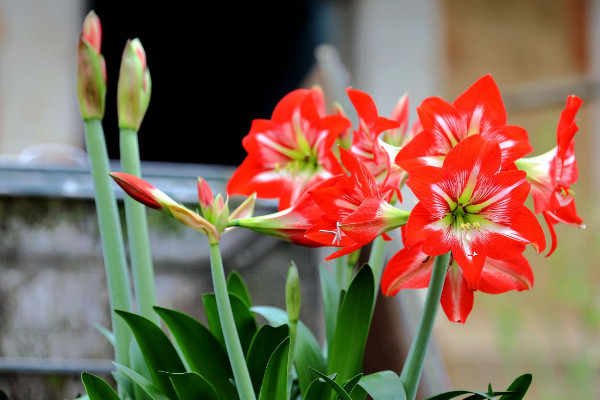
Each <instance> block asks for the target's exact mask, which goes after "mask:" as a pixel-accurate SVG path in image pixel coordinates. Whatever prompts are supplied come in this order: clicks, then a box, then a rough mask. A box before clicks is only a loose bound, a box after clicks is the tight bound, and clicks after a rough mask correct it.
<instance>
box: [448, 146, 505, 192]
mask: <svg viewBox="0 0 600 400" xmlns="http://www.w3.org/2000/svg"><path fill="white" fill-rule="evenodd" d="M500 162H501V152H500V147H499V145H498V143H496V142H493V141H491V140H485V139H483V138H482V136H481V135H473V136H469V137H468V138H466V139H465V140H463V141H462V142H460V145H458V146H455V147H454V148H453V149H452V150H451V151H450V152H449V153H448V155H447V156H446V158H445V159H444V164H443V168H445V169H446V168H447V169H449V170H450V171H451V173H453V174H454V175H455V179H458V180H459V181H460V182H461V185H463V188H464V185H465V184H466V183H467V180H468V178H469V176H471V174H473V173H474V175H475V176H480V175H483V176H485V175H493V174H495V173H497V172H498V171H500Z"/></svg>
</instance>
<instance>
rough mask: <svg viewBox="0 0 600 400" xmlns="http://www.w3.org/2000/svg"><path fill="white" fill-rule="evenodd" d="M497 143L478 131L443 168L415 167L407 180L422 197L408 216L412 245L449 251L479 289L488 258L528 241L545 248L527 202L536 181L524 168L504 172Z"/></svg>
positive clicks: (518, 249) (511, 253)
mask: <svg viewBox="0 0 600 400" xmlns="http://www.w3.org/2000/svg"><path fill="white" fill-rule="evenodd" d="M501 160H502V155H501V149H500V146H499V145H498V143H497V142H495V141H491V140H485V139H483V138H482V136H481V135H473V136H470V137H468V138H466V139H464V140H462V141H461V142H460V143H458V144H457V145H456V146H455V147H453V148H452V150H450V152H449V153H448V155H447V156H446V158H445V159H444V162H443V164H442V166H441V167H434V166H422V167H415V168H413V169H412V170H411V171H410V172H409V177H408V180H407V181H406V184H407V186H408V187H410V189H411V190H412V191H413V193H414V194H415V196H416V197H417V198H418V200H419V202H418V203H417V204H416V205H415V207H414V208H413V210H412V211H411V213H410V216H409V218H408V222H407V227H406V243H405V244H406V246H408V247H410V246H412V245H416V244H418V243H422V251H423V253H425V254H427V255H430V256H438V255H442V254H445V253H447V252H449V251H451V252H452V258H453V259H454V260H455V261H456V263H457V264H458V266H459V267H460V268H461V270H462V274H463V275H464V277H465V279H466V281H467V284H468V287H469V288H470V289H471V290H477V288H478V285H479V280H480V277H481V271H482V269H483V266H484V264H485V261H486V258H487V257H490V258H493V259H496V260H505V259H509V258H513V257H516V256H517V255H519V254H522V253H523V251H524V250H525V248H526V246H527V245H528V244H531V245H533V246H534V248H536V250H537V251H538V252H540V251H543V249H544V248H545V246H546V241H545V238H544V232H543V230H542V228H541V226H540V224H539V222H538V220H537V218H536V217H535V215H534V214H533V212H531V211H530V210H529V209H528V208H527V207H526V206H525V205H524V202H525V200H526V199H527V196H528V195H529V190H530V187H531V185H530V183H528V182H527V180H526V174H525V172H523V171H519V170H510V171H502V170H501V164H502V161H501Z"/></svg>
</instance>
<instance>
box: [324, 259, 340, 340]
mask: <svg viewBox="0 0 600 400" xmlns="http://www.w3.org/2000/svg"><path fill="white" fill-rule="evenodd" d="M319 276H320V280H321V295H322V297H323V315H324V317H325V337H326V340H327V343H332V342H333V335H334V333H335V325H336V321H337V315H338V309H339V305H340V291H341V288H340V285H338V283H337V282H336V280H335V279H334V278H333V276H331V273H330V272H329V270H328V269H327V268H325V267H324V266H323V265H320V266H319Z"/></svg>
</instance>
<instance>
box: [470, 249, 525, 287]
mask: <svg viewBox="0 0 600 400" xmlns="http://www.w3.org/2000/svg"><path fill="white" fill-rule="evenodd" d="M532 287H533V271H532V270H531V267H530V266H529V262H528V261H527V259H526V258H525V257H523V255H519V256H517V257H515V258H510V259H507V260H494V259H492V258H489V257H488V258H487V259H486V260H485V265H484V266H483V271H481V280H480V281H479V290H481V291H482V292H484V293H490V294H498V293H504V292H508V291H509V290H517V291H522V290H529V289H531V288H532Z"/></svg>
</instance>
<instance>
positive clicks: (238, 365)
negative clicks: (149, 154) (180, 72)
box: [110, 172, 256, 400]
mask: <svg viewBox="0 0 600 400" xmlns="http://www.w3.org/2000/svg"><path fill="white" fill-rule="evenodd" d="M110 176H112V177H113V179H114V180H115V181H116V182H117V183H118V184H119V186H120V187H121V188H122V189H123V190H124V191H125V192H126V193H127V194H128V195H129V196H131V197H132V198H133V199H135V200H136V201H138V202H140V203H142V204H144V205H146V206H148V207H151V208H153V209H156V210H159V211H162V212H164V213H165V214H167V215H169V216H171V217H173V218H175V219H176V220H177V221H179V222H180V223H182V224H184V225H186V226H188V227H190V228H192V229H195V230H197V231H199V232H201V233H203V234H205V235H206V236H207V238H208V242H209V244H210V265H211V272H212V279H213V287H214V291H215V299H216V302H217V310H218V312H219V320H220V322H221V327H222V329H223V337H224V339H225V347H226V349H227V354H228V355H229V361H230V364H231V368H232V370H233V377H234V380H235V386H236V388H237V390H238V393H239V395H240V399H242V400H255V399H256V395H255V394H254V389H253V386H252V380H251V379H250V373H249V371H248V366H247V364H246V359H245V357H244V352H243V349H242V345H241V342H240V338H239V336H238V333H237V329H236V326H235V320H234V318H233V312H232V310H231V303H230V301H229V293H228V291H227V280H226V277H225V271H224V268H223V260H222V256H221V250H220V248H219V243H220V241H221V236H222V235H223V233H225V232H226V231H228V230H229V229H233V228H231V227H228V224H229V221H230V220H231V219H235V218H244V217H246V216H248V215H251V214H252V212H253V211H254V202H255V197H254V196H252V197H249V198H248V199H247V200H246V201H244V202H243V203H242V204H241V205H240V206H238V207H237V209H236V210H235V211H233V212H232V213H231V214H230V213H229V207H228V204H227V201H224V200H223V198H222V197H221V195H218V196H217V197H216V198H213V194H212V191H211V190H210V187H209V186H208V184H207V183H206V181H205V180H204V179H202V178H198V200H199V204H200V213H197V212H195V211H192V210H190V209H189V208H187V207H185V206H183V205H182V204H179V203H177V202H176V201H174V200H173V199H171V198H170V197H169V196H168V195H166V194H165V193H163V192H162V191H160V190H159V189H157V188H156V187H154V186H153V185H151V184H150V183H148V182H146V181H144V180H143V179H141V178H139V177H137V176H135V175H131V174H127V173H124V172H113V173H111V174H110ZM201 214H202V215H201Z"/></svg>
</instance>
